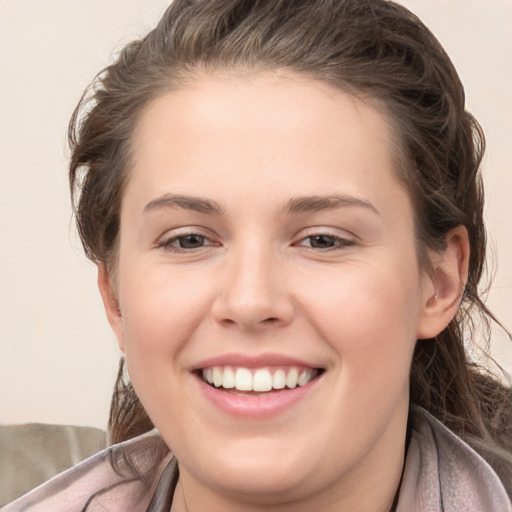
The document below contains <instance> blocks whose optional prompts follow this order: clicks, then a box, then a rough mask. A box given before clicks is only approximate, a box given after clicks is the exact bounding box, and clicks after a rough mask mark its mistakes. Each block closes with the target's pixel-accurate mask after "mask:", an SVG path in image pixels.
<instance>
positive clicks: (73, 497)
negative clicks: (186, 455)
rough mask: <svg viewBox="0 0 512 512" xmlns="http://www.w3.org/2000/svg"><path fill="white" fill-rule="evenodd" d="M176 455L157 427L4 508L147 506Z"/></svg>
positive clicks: (118, 509) (56, 510)
mask: <svg viewBox="0 0 512 512" xmlns="http://www.w3.org/2000/svg"><path fill="white" fill-rule="evenodd" d="M162 453H163V454H164V457H163V458H162V457H161V454H162ZM171 461H172V454H171V453H170V452H169V450H168V449H167V448H165V445H164V443H163V441H162V439H161V437H160V435H159V434H158V432H157V431H156V430H153V431H151V432H148V433H146V434H143V435H142V436H139V437H136V438H134V439H131V440H129V441H126V442H124V443H120V444H117V445H113V446H110V447H108V448H107V449H105V450H103V451H101V452H99V453H97V454H96V455H93V456H92V457H90V458H89V459H86V460H85V461H83V462H81V463H80V464H78V465H76V466H74V467H72V468H70V469H69V470H67V471H64V472H63V473H61V474H59V475H57V476H55V477H54V478H52V479H51V480H48V482H46V483H44V484H43V485H41V486H39V487H37V488H36V489H34V490H33V491H30V492H29V493H28V494H25V495H24V496H22V497H21V498H19V499H17V500H15V501H13V502H12V503H10V504H8V505H6V506H5V507H3V508H2V509H1V512H21V511H24V512H25V511H26V512H60V511H62V512H63V511H66V512H75V511H76V512H80V511H82V510H86V509H87V511H90V512H94V511H95V510H101V511H109V512H124V511H126V510H130V511H133V512H137V511H139V510H140V511H145V510H146V508H147V506H148V504H149V503H150V502H151V499H152V496H153V493H154V491H155V488H156V486H157V484H158V480H159V478H160V476H161V474H162V473H163V471H164V468H166V467H171V466H172V464H170V462H171ZM155 462H156V463H157V465H156V466H155Z"/></svg>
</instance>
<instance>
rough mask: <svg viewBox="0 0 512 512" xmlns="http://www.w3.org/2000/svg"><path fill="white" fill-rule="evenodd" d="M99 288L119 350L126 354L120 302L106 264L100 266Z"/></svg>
mask: <svg viewBox="0 0 512 512" xmlns="http://www.w3.org/2000/svg"><path fill="white" fill-rule="evenodd" d="M98 288H99V289H100V294H101V298H102V300H103V307H104V308H105V313H106V315H107V319H108V322H109V324H110V326H111V327H112V330H113V331H114V334H115V335H116V337H117V342H118V345H119V348H120V349H121V351H122V352H123V353H124V336H123V318H122V314H121V309H120V307H119V300H118V298H117V295H116V293H115V290H114V289H113V288H112V284H111V282H110V279H109V275H108V272H107V269H106V267H105V264H104V263H99V264H98Z"/></svg>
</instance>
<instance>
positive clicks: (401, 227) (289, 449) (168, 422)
mask: <svg viewBox="0 0 512 512" xmlns="http://www.w3.org/2000/svg"><path fill="white" fill-rule="evenodd" d="M134 148H135V159H134V162H133V168H132V170H131V171H130V178H129V182H128V184H127V187H126V190H125V193H124V197H123V203H122V210H121V231H120V243H119V266H118V272H119V275H118V284H119V289H118V293H119V315H118V317H117V318H116V313H113V312H110V316H111V321H112V323H113V324H114V328H115V330H116V333H117V336H118V338H119V342H120V346H121V348H122V350H123V351H124V352H125V354H126V360H127V365H128V370H129V374H130V377H131V380H132V382H133V385H134V387H135V389H136V391H137V393H138V395H139V397H140V399H141V401H142V403H143V405H144V407H145V408H146V410H147V411H148V413H149V415H150V417H151V418H152V420H153V422H154V424H155V426H156V427H157V428H158V430H159V431H160V433H161V435H162V436H163V438H164V439H165V441H166V442H167V443H168V445H169V447H170V448H171V450H172V451H173V452H174V453H175V454H176V456H177V458H178V460H179V462H180V469H181V478H182V480H183V485H184V486H185V485H186V486H188V488H190V489H192V488H196V489H203V490H206V489H209V490H210V491H211V490H212V489H218V490H222V492H224V493H228V494H229V493H232V494H237V493H238V494H237V495H239V496H246V497H247V496H252V497H253V498H251V499H254V500H260V501H261V500H268V501H269V502H270V501H272V500H274V501H275V500H285V499H289V500H291V499H300V498H301V497H306V496H310V495H312V494H314V493H315V492H318V491H319V490H323V493H324V495H329V492H331V493H336V492H342V491H343V490H345V491H346V490H347V489H352V486H353V485H356V484H355V482H360V481H361V480H365V479H366V480H368V481H370V480H371V479H372V478H374V477H376V479H377V480H379V475H381V477H382V479H384V480H385V478H387V477H386V475H387V474H390V475H392V477H393V478H399V474H400V471H401V468H402V464H403V450H404V443H405V428H406V419H407V411H408V387H409V369H410V363H411V358H412V353H413V349H414V346H415V342H416V340H417V338H418V337H421V336H422V334H423V332H422V330H423V329H424V316H425V315H424V313H425V308H426V306H425V305H426V304H427V303H428V300H429V297H430V296H431V295H432V294H433V293H434V292H433V285H432V283H431V281H430V279H428V278H427V277H426V276H425V274H424V273H423V272H422V271H421V269H420V268H419V266H418V261H417V257H416V250H415V241H414V225H413V210H412V206H411V203H410V200H409V197H408V195H407V193H406V191H405V190H404V188H403V186H402V185H401V184H400V183H399V181H398V180H397V177H396V169H395V164H394V159H393V152H394V150H395V147H394V145H393V140H392V136H391V133H390V128H389V126H388V124H387V121H386V119H385V118H384V116H383V115H381V114H380V113H379V112H377V111H376V110H374V109H373V108H371V107H370V106H369V105H367V104H365V103H362V102H359V101H357V100H355V99H354V98H353V97H351V96H348V95H346V94H344V93H342V92H339V91H336V90H334V89H330V88H329V87H327V86H325V85H321V84H319V83H317V82H313V81H309V80H307V79H302V78H297V77H294V76H291V75H285V74H270V73H268V74H260V75H255V76H251V77H237V76H235V75H233V76H228V75H224V76H222V77H215V76H203V77H200V78H196V79H195V80H194V81H193V82H192V83H191V84H190V85H188V86H187V87H186V88H183V89H181V90H177V91H173V92H169V93H167V94H165V95H163V96H162V97H160V98H158V99H156V100H155V101H154V102H153V103H152V104H151V105H150V106H149V107H148V108H147V109H146V110H145V111H144V113H143V115H142V117H141V119H140V122H139V124H138V126H137V129H136V131H135V134H134ZM297 375H298V379H297ZM208 379H210V380H212V379H213V380H214V384H210V383H208V382H206V381H207V380H208ZM233 386H235V387H233ZM283 386H284V389H283ZM288 386H290V387H288ZM251 389H253V390H252V391H251ZM383 460H384V461H386V465H385V467H384V468H383V467H382V461H383ZM362 475H364V476H362ZM369 475H371V477H370V476H369Z"/></svg>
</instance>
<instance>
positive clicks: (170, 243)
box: [157, 232, 356, 253]
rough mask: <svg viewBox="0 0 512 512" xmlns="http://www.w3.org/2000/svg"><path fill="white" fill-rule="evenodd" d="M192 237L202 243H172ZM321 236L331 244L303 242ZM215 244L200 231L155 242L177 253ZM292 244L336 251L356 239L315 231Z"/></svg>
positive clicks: (317, 249)
mask: <svg viewBox="0 0 512 512" xmlns="http://www.w3.org/2000/svg"><path fill="white" fill-rule="evenodd" d="M192 237H195V238H197V239H201V240H200V241H202V242H203V243H202V244H201V245H199V246H197V247H180V246H178V245H174V244H176V243H180V244H181V243H182V242H183V240H185V239H187V238H189V239H190V238H192ZM321 238H323V239H324V241H326V242H328V243H332V244H333V245H332V246H330V247H313V246H312V245H304V242H305V241H306V240H309V241H310V244H311V242H312V240H313V239H317V241H318V239H321ZM205 241H208V242H210V243H207V244H204V242H205ZM215 245H219V244H217V243H215V242H212V241H211V240H210V239H209V238H208V236H207V235H205V234H203V233H200V232H190V233H183V234H179V235H176V236H173V237H171V238H168V239H166V240H162V241H161V242H158V243H157V247H159V248H163V249H165V250H167V251H171V252H178V253H179V252H181V253H185V252H192V251H195V250H198V249H201V248H203V247H210V246H215ZM294 245H295V246H299V247H307V248H308V249H310V250H312V251H318V252H328V251H336V250H340V249H344V248H346V247H351V246H354V245H356V241H355V240H352V239H350V238H342V237H339V236H335V235H331V234H329V233H315V234H311V235H308V236H306V237H304V238H301V239H300V241H299V242H297V243H295V244H294Z"/></svg>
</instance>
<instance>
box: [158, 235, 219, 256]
mask: <svg viewBox="0 0 512 512" xmlns="http://www.w3.org/2000/svg"><path fill="white" fill-rule="evenodd" d="M192 237H196V238H199V239H202V240H203V242H204V241H205V240H208V241H210V239H209V238H208V237H207V236H206V235H205V234H203V233H199V232H195V231H194V232H190V233H182V234H179V235H176V236H173V237H171V238H168V239H165V240H162V241H161V242H158V243H157V247H160V248H162V249H165V250H167V251H171V252H191V251H194V250H197V249H201V248H203V247H209V246H213V245H218V244H216V243H215V242H213V243H208V244H204V243H203V244H201V245H200V246H198V247H179V246H176V245H173V244H174V243H176V242H178V243H179V242H180V241H183V240H184V239H186V238H189V239H190V238H192Z"/></svg>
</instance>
